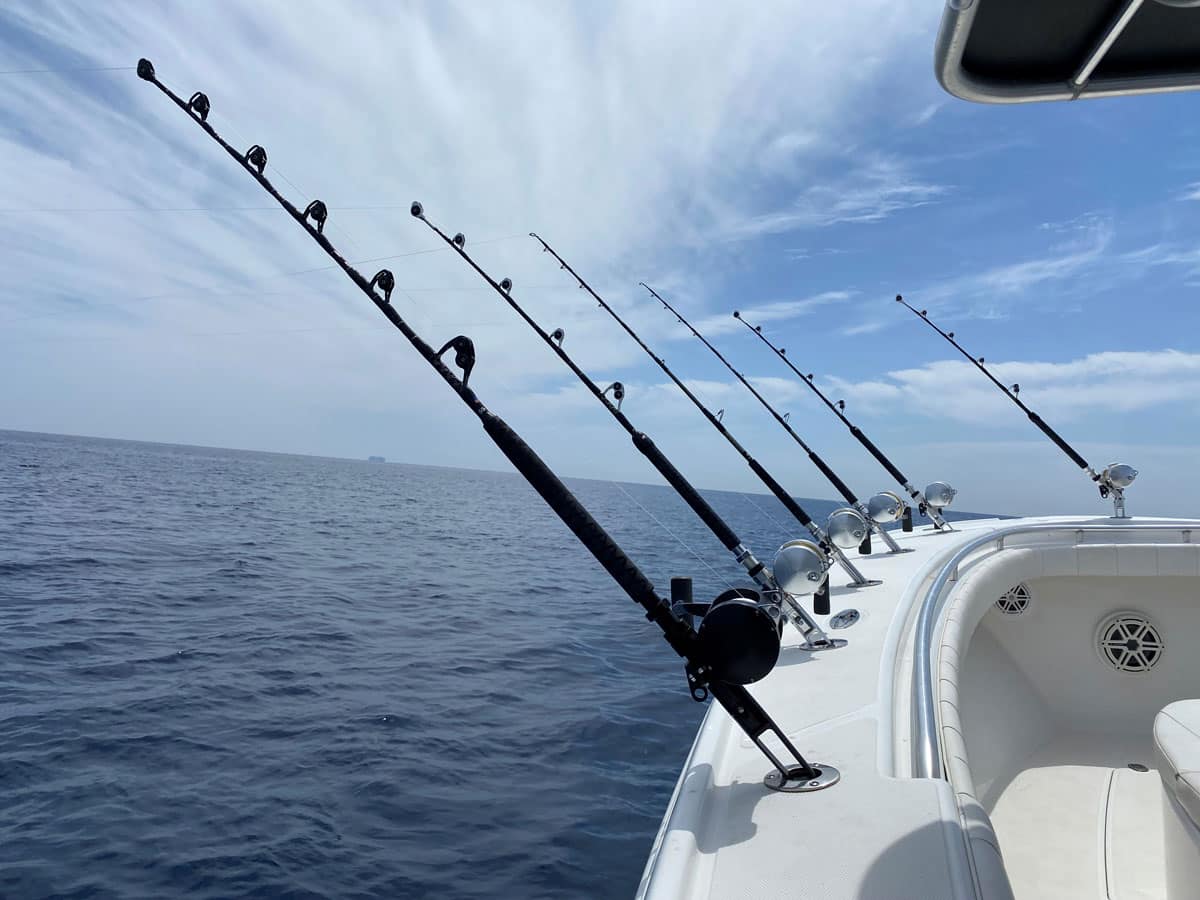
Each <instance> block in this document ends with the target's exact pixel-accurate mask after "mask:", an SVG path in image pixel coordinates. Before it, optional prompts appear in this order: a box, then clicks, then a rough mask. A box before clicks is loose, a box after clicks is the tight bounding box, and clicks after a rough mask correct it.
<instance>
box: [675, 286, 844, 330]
mask: <svg viewBox="0 0 1200 900" xmlns="http://www.w3.org/2000/svg"><path fill="white" fill-rule="evenodd" d="M853 296H854V292H853V291H824V292H822V293H820V294H814V295H813V296H811V297H803V298H801V299H799V300H776V301H774V302H771V303H758V304H755V305H752V306H746V307H743V308H742V309H740V310H739V312H740V313H741V314H742V318H743V319H744V320H745V321H746V322H748V323H750V324H751V325H765V324H766V323H768V322H786V321H788V320H790V319H796V318H799V317H801V316H807V315H811V314H812V313H813V312H815V311H816V310H818V309H822V308H824V307H826V306H831V305H835V304H839V303H845V302H846V301H847V300H849V299H851V298H852V297H853ZM695 324H696V328H697V329H698V330H699V331H700V332H701V333H703V334H704V335H705V336H706V337H708V336H712V335H718V334H732V333H734V332H739V331H742V330H744V329H745V327H746V326H745V325H742V324H740V323H739V322H738V321H737V319H735V318H734V317H733V315H732V313H727V314H725V315H716V316H711V317H709V318H705V319H701V320H700V321H698V322H696V323H695Z"/></svg>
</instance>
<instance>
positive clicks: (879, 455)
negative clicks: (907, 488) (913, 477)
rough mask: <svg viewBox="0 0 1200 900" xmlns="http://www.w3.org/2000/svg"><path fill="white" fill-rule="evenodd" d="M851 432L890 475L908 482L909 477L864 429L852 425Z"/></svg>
mask: <svg viewBox="0 0 1200 900" xmlns="http://www.w3.org/2000/svg"><path fill="white" fill-rule="evenodd" d="M850 433H851V434H852V435H854V437H855V438H856V439H857V440H858V442H859V443H860V444H862V445H863V446H864V447H865V448H866V449H867V452H868V453H870V454H871V455H872V456H873V457H875V459H876V461H877V462H878V463H879V464H880V465H881V466H883V467H884V468H885V469H887V471H888V474H889V475H891V476H892V477H893V478H895V479H896V480H897V481H898V482H900V483H901V484H908V479H907V478H905V477H904V473H903V472H901V471H900V470H899V469H897V468H896V466H895V465H893V464H892V461H891V460H890V459H888V458H887V457H886V456H885V455H884V453H883V451H882V450H880V449H879V448H878V447H876V446H875V444H873V443H872V442H871V439H870V438H869V437H867V436H866V435H865V434H863V433H862V431H860V430H859V428H858V426H857V425H851V426H850Z"/></svg>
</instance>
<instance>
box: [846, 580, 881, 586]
mask: <svg viewBox="0 0 1200 900" xmlns="http://www.w3.org/2000/svg"><path fill="white" fill-rule="evenodd" d="M877 584H883V582H882V581H881V580H879V579H878V578H868V579H867V580H866V581H852V582H850V583H849V584H848V585H846V587H848V588H865V587H875V585H877Z"/></svg>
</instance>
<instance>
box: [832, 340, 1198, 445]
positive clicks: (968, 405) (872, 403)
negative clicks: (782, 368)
mask: <svg viewBox="0 0 1200 900" xmlns="http://www.w3.org/2000/svg"><path fill="white" fill-rule="evenodd" d="M987 366H988V370H989V371H990V372H991V373H992V374H993V375H995V376H996V378H998V379H999V380H1000V381H1001V382H1002V383H1004V384H1006V385H1012V384H1014V383H1017V384H1021V385H1022V393H1021V395H1020V396H1021V399H1022V400H1024V401H1026V402H1027V403H1028V404H1029V405H1030V406H1031V407H1032V408H1034V409H1036V410H1037V411H1038V412H1039V413H1042V414H1043V415H1045V416H1046V417H1047V418H1048V419H1051V420H1054V421H1073V420H1078V419H1081V418H1083V417H1085V416H1087V415H1089V414H1094V413H1101V414H1114V413H1129V412H1134V411H1137V410H1144V409H1150V408H1153V407H1162V406H1171V405H1179V404H1183V405H1188V406H1194V405H1195V402H1196V398H1197V397H1198V396H1200V353H1185V352H1182V351H1178V350H1155V351H1135V352H1130V351H1109V352H1104V353H1092V354H1089V355H1087V356H1085V357H1082V358H1080V359H1076V360H1072V361H1069V362H1062V363H1054V362H990V361H989V362H988V363H987ZM829 381H830V384H831V385H832V386H833V388H834V389H835V390H837V391H839V392H841V393H843V394H845V396H846V397H847V398H848V400H849V402H851V403H852V404H853V405H854V406H856V407H859V408H862V409H864V410H865V411H867V412H872V413H878V412H883V411H884V410H887V411H889V412H895V411H896V410H897V409H903V410H904V411H906V412H909V413H914V414H918V415H922V416H926V417H930V418H936V419H939V420H946V419H949V420H953V421H957V422H962V423H966V424H971V425H996V424H1003V425H1005V426H1007V425H1010V424H1013V423H1020V420H1021V415H1020V412H1019V411H1018V410H1016V409H1014V408H1013V407H1012V404H1011V402H1010V401H1009V400H1007V399H1005V398H1004V397H1003V395H1001V393H1000V391H998V390H997V389H996V387H995V386H994V385H992V384H990V383H989V382H988V381H987V380H986V379H985V378H984V377H983V375H982V374H981V373H980V372H979V371H978V370H977V369H976V368H975V367H974V366H972V365H971V364H970V363H968V362H965V361H959V360H944V361H940V362H933V363H928V364H926V365H924V366H921V367H919V368H914V369H899V370H896V371H892V372H888V373H887V376H886V378H885V379H871V380H867V381H860V382H852V381H845V380H842V379H837V378H831V379H829Z"/></svg>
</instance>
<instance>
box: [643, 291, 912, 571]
mask: <svg viewBox="0 0 1200 900" xmlns="http://www.w3.org/2000/svg"><path fill="white" fill-rule="evenodd" d="M641 285H642V287H644V288H645V289H646V290H647V291H649V292H650V296H652V297H653V298H654V299H655V300H657V301H658V302H659V303H661V304H662V305H663V308H664V309H666V310H667V311H668V312H670V313H671V314H672V315H673V316H675V318H676V319H678V320H679V322H680V323H681V324H682V325H683V326H684V327H685V328H687V330H688V331H690V332H691V333H692V335H693V336H694V337H695V338H697V339H698V340H699V341H700V343H702V344H703V345H704V346H705V347H707V348H708V349H709V350H711V351H712V354H713V355H714V356H715V357H716V358H717V359H719V360H720V361H721V364H722V365H723V366H725V368H726V369H728V370H729V371H730V373H731V374H732V375H733V377H734V378H736V379H737V380H738V381H739V382H740V383H741V385H742V387H744V388H745V389H746V390H748V391H749V392H750V393H751V394H752V395H753V396H754V399H755V400H757V401H758V402H759V404H761V405H762V407H763V408H764V409H766V411H767V412H768V413H770V414H771V417H772V418H773V419H774V420H775V422H776V423H777V424H778V425H779V426H780V427H781V428H782V429H783V430H784V431H786V432H787V433H788V436H789V437H791V439H792V440H793V441H795V442H796V443H797V444H798V445H799V447H800V449H801V450H803V451H804V453H805V454H806V455H807V456H808V459H809V462H811V463H812V464H813V465H814V466H816V467H817V470H818V471H819V472H820V473H821V474H822V475H824V476H825V480H826V481H828V482H829V483H830V484H831V485H833V488H834V490H836V491H837V492H838V493H839V494H841V495H842V499H843V500H845V501H846V502H847V503H849V504H850V505H851V506H852V507H854V510H857V512H858V514H859V516H860V517H861V519H862V522H861V523H855V524H854V529H855V530H861V531H863V532H865V534H864V538H865V539H864V540H863V541H862V542H861V543H860V545H859V550H860V552H863V553H869V552H870V549H871V545H870V540H869V538H870V533H871V532H872V531H873V532H875V533H876V534H878V535H879V538H880V540H882V541H883V542H884V543H885V544H886V545H887V547H888V550H889V551H891V552H892V553H899V552H900V546H899V545H898V544H897V543H896V542H895V541H894V540H893V539H892V536H891V535H889V534H888V533H887V532H886V531H884V530H883V528H882V527H881V526H880V525H879V523H878V522H876V521H875V520H874V519H873V518H872V516H871V513H870V511H869V510H868V509H867V506H866V504H865V503H863V502H862V501H860V500H859V499H858V497H857V496H855V494H854V491H852V490H851V489H850V486H849V485H848V484H846V482H844V481H843V480H842V479H841V477H839V476H838V474H837V473H836V472H835V471H833V467H832V466H830V465H829V463H827V462H825V460H824V459H822V458H821V456H820V455H819V454H818V453H817V452H816V451H815V450H813V448H812V447H810V446H808V444H806V443H805V442H804V439H803V438H801V437H800V435H799V434H797V433H796V429H794V428H793V427H792V426H791V423H790V422H789V421H788V417H787V416H784V415H780V413H779V411H778V410H777V409H775V407H774V406H772V405H771V403H770V402H769V401H768V400H767V398H766V397H764V396H763V395H762V394H761V393H760V392H759V390H758V388H756V387H755V386H754V385H753V384H751V383H750V379H748V378H747V377H746V376H745V375H743V374H742V373H741V372H740V371H738V370H737V369H736V368H734V366H733V364H732V363H731V362H730V361H729V360H728V359H726V358H725V355H724V354H723V353H721V351H720V350H718V349H717V348H716V347H715V346H713V344H711V343H710V342H709V341H708V339H707V338H706V337H705V336H704V335H703V334H701V333H700V330H699V329H698V328H696V326H694V325H693V324H692V323H691V322H689V321H688V320H687V319H685V318H684V317H683V314H682V313H680V312H679V311H678V310H677V309H675V307H673V306H672V305H671V304H670V303H668V302H667V301H666V300H665V299H663V297H662V296H661V295H660V294H659V293H658V291H656V290H654V288H652V287H650V285H648V284H646V283H645V282H644V281H643V282H641ZM737 315H738V314H737V313H736V312H735V313H734V316H735V317H736V316H737ZM842 517H843V518H844V519H845V520H846V521H851V517H849V511H847V512H846V513H844V514H842Z"/></svg>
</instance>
